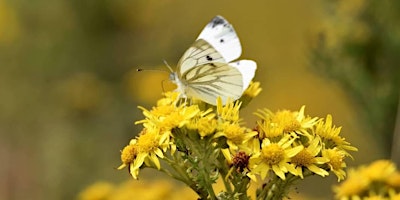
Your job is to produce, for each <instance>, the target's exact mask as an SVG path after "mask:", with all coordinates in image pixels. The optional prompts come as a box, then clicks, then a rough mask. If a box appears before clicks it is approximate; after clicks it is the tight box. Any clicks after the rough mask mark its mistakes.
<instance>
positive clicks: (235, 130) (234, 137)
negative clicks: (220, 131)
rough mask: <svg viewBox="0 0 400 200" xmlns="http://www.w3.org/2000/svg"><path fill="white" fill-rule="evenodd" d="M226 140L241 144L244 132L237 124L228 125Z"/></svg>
mask: <svg viewBox="0 0 400 200" xmlns="http://www.w3.org/2000/svg"><path fill="white" fill-rule="evenodd" d="M224 132H225V135H226V138H228V139H229V140H231V141H232V142H234V143H235V144H240V143H242V142H243V137H244V130H243V129H242V128H241V127H240V126H239V125H236V124H232V125H228V126H227V127H225V130H224Z"/></svg>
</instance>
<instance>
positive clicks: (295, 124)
mask: <svg viewBox="0 0 400 200" xmlns="http://www.w3.org/2000/svg"><path fill="white" fill-rule="evenodd" d="M304 109H305V106H302V107H301V108H300V111H298V112H291V111H288V110H283V111H278V112H276V113H273V112H271V111H270V110H268V109H263V110H258V112H257V113H255V115H257V116H258V117H260V119H261V120H260V121H258V122H257V125H258V129H259V131H260V136H261V137H262V138H264V137H268V138H274V137H278V136H281V135H283V134H285V133H297V134H304V135H306V136H308V137H309V138H312V137H311V134H310V133H309V131H308V129H309V128H311V127H312V126H314V124H315V123H316V122H317V119H318V118H316V117H315V118H310V117H306V116H305V115H304Z"/></svg>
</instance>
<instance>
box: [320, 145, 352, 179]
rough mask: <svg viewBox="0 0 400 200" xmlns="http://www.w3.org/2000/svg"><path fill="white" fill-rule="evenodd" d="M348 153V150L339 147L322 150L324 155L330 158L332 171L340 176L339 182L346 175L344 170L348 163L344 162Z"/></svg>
mask: <svg viewBox="0 0 400 200" xmlns="http://www.w3.org/2000/svg"><path fill="white" fill-rule="evenodd" d="M346 155H347V153H346V152H344V151H343V150H339V149H337V148H333V149H324V150H322V156H323V157H325V158H327V159H329V162H327V164H328V166H329V168H330V171H332V172H333V173H334V174H335V175H336V176H337V177H338V182H339V181H341V180H344V178H345V177H346V172H345V171H344V170H343V169H344V168H346V163H345V162H344V158H345V157H346Z"/></svg>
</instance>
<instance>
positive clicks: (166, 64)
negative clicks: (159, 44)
mask: <svg viewBox="0 0 400 200" xmlns="http://www.w3.org/2000/svg"><path fill="white" fill-rule="evenodd" d="M163 62H164V64H165V66H167V67H168V69H169V71H171V72H174V70H173V69H172V67H171V66H169V65H168V63H167V61H166V60H163Z"/></svg>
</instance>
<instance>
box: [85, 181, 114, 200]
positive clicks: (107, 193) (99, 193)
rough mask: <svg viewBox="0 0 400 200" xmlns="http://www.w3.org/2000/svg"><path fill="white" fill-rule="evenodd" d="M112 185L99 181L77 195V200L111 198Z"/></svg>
mask: <svg viewBox="0 0 400 200" xmlns="http://www.w3.org/2000/svg"><path fill="white" fill-rule="evenodd" d="M114 188H115V187H114V185H112V184H111V183H108V182H103V181H99V182H97V183H95V184H93V185H91V186H89V187H87V188H86V189H84V190H83V191H81V192H80V193H79V195H78V199H79V200H102V199H104V200H106V199H109V198H110V197H111V196H112V192H113V190H114Z"/></svg>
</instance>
